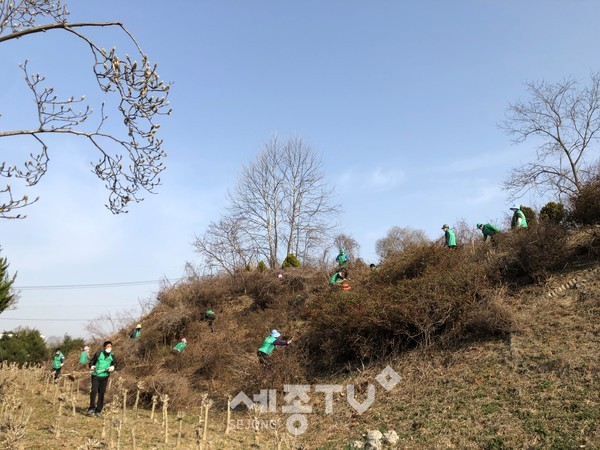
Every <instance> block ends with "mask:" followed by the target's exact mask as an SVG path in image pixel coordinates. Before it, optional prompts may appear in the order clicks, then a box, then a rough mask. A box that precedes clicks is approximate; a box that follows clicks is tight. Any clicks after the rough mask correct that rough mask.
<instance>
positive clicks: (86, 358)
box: [79, 345, 90, 364]
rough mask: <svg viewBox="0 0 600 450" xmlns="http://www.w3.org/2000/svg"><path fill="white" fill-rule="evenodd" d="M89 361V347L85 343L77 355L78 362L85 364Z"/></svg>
mask: <svg viewBox="0 0 600 450" xmlns="http://www.w3.org/2000/svg"><path fill="white" fill-rule="evenodd" d="M89 361H90V347H89V346H88V345H85V346H84V347H83V350H82V351H81V355H79V364H87V363H88V362H89Z"/></svg>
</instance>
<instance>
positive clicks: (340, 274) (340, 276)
mask: <svg viewBox="0 0 600 450" xmlns="http://www.w3.org/2000/svg"><path fill="white" fill-rule="evenodd" d="M345 279H346V274H345V272H344V269H340V270H338V271H337V272H336V273H334V274H333V276H332V277H331V278H330V279H329V284H331V285H332V286H333V285H334V284H336V283H341V282H342V281H344V280H345Z"/></svg>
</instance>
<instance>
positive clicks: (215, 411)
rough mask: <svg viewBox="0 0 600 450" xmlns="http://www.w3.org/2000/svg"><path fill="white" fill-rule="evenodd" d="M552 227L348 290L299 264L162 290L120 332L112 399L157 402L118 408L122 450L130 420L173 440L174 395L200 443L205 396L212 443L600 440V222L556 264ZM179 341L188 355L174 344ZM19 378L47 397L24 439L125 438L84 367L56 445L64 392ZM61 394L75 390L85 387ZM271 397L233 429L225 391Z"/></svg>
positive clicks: (154, 442) (32, 393)
mask: <svg viewBox="0 0 600 450" xmlns="http://www.w3.org/2000/svg"><path fill="white" fill-rule="evenodd" d="M538 237H539V236H536V235H534V234H533V233H531V234H529V235H527V236H525V237H524V236H516V237H514V239H512V238H511V239H507V240H506V242H502V243H501V244H500V246H499V248H498V249H496V250H493V251H492V250H491V249H489V248H487V247H483V246H480V245H474V246H472V247H469V248H463V249H461V250H459V251H458V252H452V251H447V249H443V248H439V247H436V246H433V245H432V246H425V247H422V248H418V249H414V250H411V251H408V252H406V254H403V255H398V256H397V257H396V258H392V259H390V260H389V261H385V262H384V263H383V264H382V265H381V266H380V267H379V269H378V270H377V271H375V272H372V271H370V270H369V269H368V268H366V267H354V268H353V269H352V272H351V285H352V289H351V290H350V291H347V292H346V291H342V290H340V289H336V288H331V287H329V286H328V284H327V272H322V271H318V270H309V269H294V270H287V271H285V272H284V277H283V279H279V278H277V272H266V273H258V272H248V273H242V274H240V275H239V277H238V278H236V279H233V280H232V279H229V278H221V277H215V278H210V279H203V280H188V281H187V282H185V283H182V284H181V285H179V286H176V287H175V288H172V289H169V290H166V291H164V292H162V293H161V294H160V296H159V299H158V300H159V303H158V306H157V307H156V308H155V309H154V310H153V311H152V313H151V314H149V315H148V316H147V317H144V318H143V319H142V324H143V333H142V336H141V337H140V338H139V339H137V340H133V339H129V338H128V337H127V335H128V330H123V332H122V333H120V334H119V335H118V336H115V337H114V338H113V342H114V343H115V352H116V354H117V355H118V356H119V357H120V359H121V361H122V368H121V370H119V371H118V373H117V374H115V375H114V376H113V386H112V389H109V392H108V399H109V400H111V399H112V400H113V401H112V403H113V404H114V405H115V407H117V406H118V400H119V399H121V398H122V395H123V392H124V390H125V389H127V390H128V392H129V396H128V397H127V398H128V401H127V405H128V406H127V408H128V409H131V407H132V405H133V402H134V394H133V393H135V392H137V391H139V392H140V405H142V406H144V408H146V409H144V410H142V411H141V413H140V417H141V418H140V419H138V420H134V419H133V418H131V417H130V418H129V419H126V420H120V421H116V419H115V418H117V417H118V412H117V413H114V415H113V419H111V420H112V422H110V421H109V424H108V425H106V421H107V420H108V419H105V427H107V428H106V430H108V431H110V430H113V428H114V430H116V429H117V428H115V427H116V426H117V425H116V424H120V425H119V426H120V427H121V428H122V433H121V446H122V448H133V447H132V434H131V429H132V428H135V433H134V434H136V435H137V436H138V438H137V448H174V444H173V443H174V442H176V439H177V426H176V425H175V424H176V423H177V421H176V417H175V416H172V417H171V420H170V422H171V424H172V425H171V428H170V431H169V433H170V439H169V440H170V442H171V444H165V443H164V435H163V434H162V433H163V432H164V429H163V428H162V427H161V426H160V420H159V421H158V422H156V421H153V420H150V414H151V412H150V408H151V405H152V397H153V396H158V395H162V396H163V397H164V395H168V396H169V405H170V410H171V411H172V412H173V413H176V412H177V411H180V412H181V413H182V414H183V413H185V417H183V418H182V421H181V424H182V430H183V431H182V443H181V448H197V447H196V445H197V444H196V442H197V439H198V438H197V434H196V433H197V432H196V430H197V429H198V426H199V425H198V422H199V421H201V420H202V417H203V416H202V415H201V411H200V408H199V406H200V404H201V403H202V401H203V394H204V393H206V394H208V399H210V400H212V401H213V402H214V403H213V405H212V408H211V409H210V416H209V421H208V429H207V440H206V442H205V447H206V448H249V446H250V445H251V444H254V443H256V444H257V445H259V446H260V447H261V448H278V446H279V448H305V449H309V448H310V449H316V448H320V449H339V448H350V446H351V444H352V443H353V442H355V441H361V442H362V443H364V442H365V440H364V438H363V436H364V434H365V433H366V432H367V431H372V430H379V431H381V432H386V431H391V430H393V431H394V432H395V433H397V435H398V437H399V439H400V440H399V442H398V444H397V446H398V448H411V449H425V448H461V449H462V448H474V449H475V448H477V449H479V448H484V449H505V448H554V449H570V448H590V449H591V448H600V430H599V428H598V423H599V421H600V408H599V406H600V375H599V374H600V358H599V356H600V355H599V353H600V350H599V349H600V346H599V344H600V322H599V321H598V318H599V314H600V266H599V265H598V261H597V259H598V258H597V254H598V253H597V249H598V247H597V244H595V242H597V240H598V236H597V231H594V232H593V233H592V234H589V235H585V236H583V237H582V236H581V235H580V234H579V235H577V236H574V235H572V236H571V238H570V239H569V240H565V242H566V244H565V245H567V246H568V247H565V248H559V250H560V251H561V252H563V253H562V259H561V263H560V264H557V262H556V260H554V259H553V258H554V256H553V255H554V252H555V250H556V246H555V245H553V243H552V242H550V244H549V245H547V246H545V245H544V246H541V247H539V248H537V249H534V248H533V247H532V246H534V245H539V243H540V242H542V241H541V240H539V239H538ZM524 240H525V241H524ZM525 244H527V245H525ZM515 245H516V246H518V248H527V249H528V255H527V257H528V258H529V259H525V258H524V257H522V256H521V257H519V256H518V255H519V252H518V251H515V250H514V249H515V247H514V246H515ZM536 252H538V253H536ZM515 255H516V256H515ZM542 255H545V256H544V257H543V258H542V257H541V256H542ZM515 258H516V259H515ZM527 261H528V262H527ZM517 263H518V264H517ZM517 267H518V268H520V269H519V270H517V269H516V268H517ZM442 268H443V269H442ZM498 269H500V270H498ZM208 308H211V309H213V310H215V311H216V312H217V320H216V321H215V328H216V331H215V333H211V332H210V330H209V328H208V325H207V323H206V322H205V321H203V320H202V314H203V312H204V311H205V310H206V309H208ZM271 328H277V329H280V330H281V331H282V333H284V334H286V335H288V336H289V337H292V338H293V342H292V344H291V345H290V346H289V347H286V348H283V349H277V350H276V351H275V352H274V354H273V368H272V370H271V371H270V372H265V371H264V369H263V368H261V367H260V366H259V364H258V362H257V358H256V349H257V348H258V346H259V345H260V343H261V342H262V340H263V339H264V337H265V336H266V335H267V333H268V331H269V329H271ZM183 336H185V337H186V338H187V339H188V342H189V345H188V347H187V348H186V350H185V351H184V352H183V353H181V354H175V353H173V352H172V351H171V350H170V348H171V346H172V345H173V343H174V342H176V340H177V339H178V338H180V337H183ZM386 368H387V369H386ZM37 370H40V369H37ZM385 370H387V372H385ZM15 372H16V371H15V369H12V370H9V369H8V368H7V367H4V368H3V369H2V371H1V372H0V373H1V374H2V375H1V376H2V378H1V379H0V383H1V382H2V380H5V381H4V387H3V388H2V389H3V392H4V393H3V402H4V404H5V405H6V404H7V403H6V402H7V400H6V399H7V398H10V397H9V396H7V394H8V393H13V394H15V396H16V397H18V398H19V401H21V402H22V405H23V406H22V409H23V410H26V409H27V407H28V406H29V405H31V406H32V407H34V412H33V415H32V419H31V421H30V423H29V424H28V425H27V430H28V431H27V433H26V435H25V436H24V437H23V438H22V439H21V440H20V442H21V443H22V444H24V448H78V447H79V446H82V445H84V444H85V442H86V440H87V439H88V438H89V439H93V440H97V441H99V444H98V445H100V446H98V447H91V445H92V444H91V443H90V444H89V445H88V447H81V448H105V447H107V446H108V445H109V443H110V442H113V448H116V446H115V445H116V431H114V434H113V435H112V437H110V438H109V437H108V434H109V433H108V431H106V430H105V436H104V438H102V437H101V431H102V425H101V423H102V420H101V419H96V418H88V417H84V416H82V415H81V414H79V413H81V412H83V411H84V410H85V407H86V406H87V405H86V401H85V394H86V392H87V391H88V389H89V388H88V387H87V385H86V383H87V384H89V381H87V376H86V375H80V376H78V379H79V380H80V383H81V385H80V388H81V392H80V393H79V397H78V400H77V402H76V403H77V412H76V414H75V415H74V416H73V415H71V414H69V413H66V412H65V413H63V416H64V418H63V419H62V420H63V421H64V423H63V424H62V429H63V433H61V436H60V437H59V438H56V437H53V436H54V434H53V430H54V429H53V428H52V426H53V424H54V423H55V421H56V417H57V404H58V403H57V400H56V398H57V397H58V395H59V394H60V392H59V391H53V388H52V386H50V388H48V387H47V385H44V384H43V383H40V382H39V379H38V378H39V373H41V372H39V373H38V376H33V375H30V376H26V375H18V376H14V373H15ZM30 372H33V373H35V370H34V369H30ZM385 373H387V374H388V377H384V376H383V375H384V374H385ZM11 374H12V375H11ZM395 374H397V375H399V379H398V380H395V379H394V378H393V376H395ZM390 376H391V378H390ZM6 380H9V381H6ZM285 384H293V385H306V386H307V387H306V389H307V391H306V393H307V395H308V400H307V403H308V404H309V405H310V406H312V412H311V413H306V414H304V415H303V417H296V419H298V421H296V422H295V425H296V426H302V425H306V430H305V432H303V433H302V434H300V435H298V436H296V437H294V436H293V435H292V434H290V433H289V432H288V429H289V428H288V426H287V424H288V422H287V421H288V418H289V417H290V415H291V414H293V413H291V412H290V411H289V410H284V409H283V408H285V406H288V405H289V404H290V402H289V401H288V402H286V400H291V399H286V398H285V397H284V396H285V395H286V393H285V392H284V385H285ZM370 385H371V386H372V387H370ZM14 386H26V388H25V389H23V388H21V389H14ZM60 386H63V387H62V388H61V389H62V391H64V392H70V390H71V389H73V388H74V387H75V384H74V383H70V382H69V381H68V380H65V381H64V382H63V383H62V384H60ZM119 386H120V388H119ZM317 386H320V387H318V388H317ZM349 386H353V389H354V391H355V393H356V400H357V402H358V403H360V402H363V400H365V399H367V398H368V393H369V390H370V389H374V393H375V396H374V401H373V403H372V405H370V406H369V407H368V408H365V411H364V412H362V414H359V413H358V412H357V409H360V405H359V404H355V405H354V408H353V407H352V406H350V404H349V403H350V402H349V401H348V399H347V390H348V387H349ZM385 387H387V388H388V389H389V390H386V388H385ZM261 389H263V390H264V389H275V390H276V400H277V404H276V405H275V406H276V408H274V409H275V412H269V413H263V414H260V415H258V416H255V415H254V414H256V413H252V412H248V411H246V409H245V407H244V406H243V405H242V406H238V408H236V409H235V410H234V411H232V415H231V421H230V432H229V434H227V435H226V434H224V431H225V427H226V423H227V419H226V410H227V408H226V404H227V398H228V396H229V397H233V396H235V395H236V394H237V393H238V392H240V391H241V390H242V391H244V392H245V393H246V394H247V395H248V396H249V397H250V398H252V396H253V394H259V393H260V391H261ZM326 391H329V392H330V393H331V394H330V395H331V397H330V399H329V400H330V401H329V402H326V401H325V399H326V394H325V392H326ZM338 391H339V392H338ZM117 394H118V395H117ZM53 402H54V403H55V405H54V406H53V405H52V403H53ZM327 403H329V406H330V407H331V409H332V410H331V413H328V412H326V406H327ZM365 406H366V405H365ZM160 407H161V403H160V402H158V403H157V408H160ZM5 410H7V407H6V406H3V411H5ZM3 414H4V413H3ZM106 417H108V415H107V416H106ZM155 417H156V416H155ZM159 417H162V416H159ZM252 418H258V422H256V423H258V424H259V429H258V430H253V429H252V422H251V421H250V420H251V419H252ZM303 420H305V422H304V423H303V422H302V421H303ZM110 424H112V426H111V425H110ZM200 435H201V434H200ZM111 439H112V441H111ZM200 441H201V439H200ZM42 443H43V445H42ZM355 445H356V446H358V443H356V444H355Z"/></svg>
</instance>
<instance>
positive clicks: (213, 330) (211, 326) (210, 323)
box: [208, 319, 215, 333]
mask: <svg viewBox="0 0 600 450" xmlns="http://www.w3.org/2000/svg"><path fill="white" fill-rule="evenodd" d="M214 321H215V319H208V327H209V328H210V332H211V333H214V332H215V327H213V322H214Z"/></svg>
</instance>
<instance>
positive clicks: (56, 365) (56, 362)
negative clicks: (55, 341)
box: [52, 353, 65, 369]
mask: <svg viewBox="0 0 600 450" xmlns="http://www.w3.org/2000/svg"><path fill="white" fill-rule="evenodd" d="M64 362H65V355H63V354H62V353H59V354H58V355H57V354H55V355H54V358H52V368H53V369H60V368H61V366H62V365H63V363H64Z"/></svg>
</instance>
